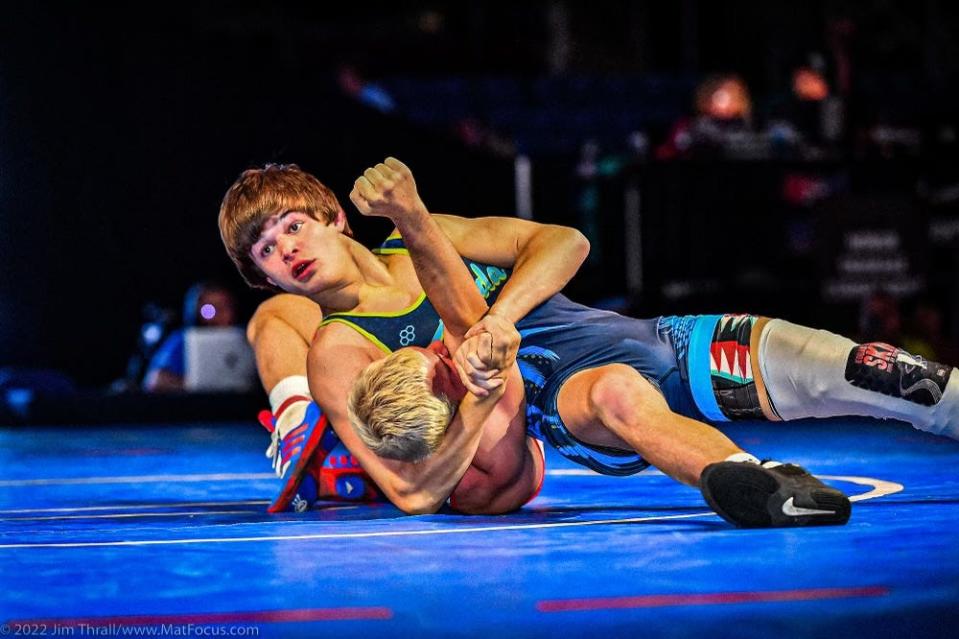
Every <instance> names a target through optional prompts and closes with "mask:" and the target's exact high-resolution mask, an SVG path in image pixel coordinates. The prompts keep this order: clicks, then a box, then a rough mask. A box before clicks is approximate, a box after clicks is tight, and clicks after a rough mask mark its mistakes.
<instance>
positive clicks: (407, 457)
mask: <svg viewBox="0 0 959 639" xmlns="http://www.w3.org/2000/svg"><path fill="white" fill-rule="evenodd" d="M428 369H429V367H428V365H427V363H426V361H425V359H424V358H423V356H422V355H421V354H420V353H418V352H416V351H415V350H413V349H411V348H401V349H399V350H397V351H395V352H394V353H391V354H390V355H389V356H387V357H386V358H385V359H381V360H377V361H375V362H373V363H372V364H370V365H369V366H367V367H366V369H365V370H364V371H363V372H362V373H361V374H360V376H359V377H358V378H357V379H356V381H355V382H353V388H352V390H351V391H350V396H349V400H348V402H347V408H348V411H349V416H350V423H351V424H352V425H353V429H354V430H355V431H356V433H357V434H358V435H359V436H360V439H362V440H363V443H364V444H366V445H367V446H368V447H369V449H370V450H372V451H373V452H374V453H376V454H377V455H379V456H380V457H385V458H387V459H397V460H400V461H408V462H413V461H419V460H421V459H423V458H425V457H427V456H429V455H430V454H431V453H433V452H434V451H435V450H436V449H437V448H439V445H440V442H441V441H442V440H443V435H444V434H445V433H446V428H447V427H448V426H449V423H450V420H452V418H453V412H454V410H453V409H454V406H453V402H451V401H450V400H449V399H447V398H446V397H445V396H442V395H440V396H437V395H434V394H433V391H432V389H431V388H430V386H429V384H428V383H427V381H426V375H427V372H428Z"/></svg>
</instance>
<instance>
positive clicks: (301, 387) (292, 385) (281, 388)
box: [270, 375, 312, 438]
mask: <svg viewBox="0 0 959 639" xmlns="http://www.w3.org/2000/svg"><path fill="white" fill-rule="evenodd" d="M311 401H312V397H311V396H310V384H309V382H308V381H307V379H306V375H290V376H289V377H284V378H283V379H281V380H280V381H279V383H278V384H277V385H276V386H274V387H273V390H271V391H270V411H271V412H272V413H273V416H274V417H275V418H276V430H277V431H278V432H279V433H280V437H281V438H282V437H283V436H285V435H286V434H287V433H288V432H289V431H290V430H292V429H293V428H295V427H296V426H299V425H300V424H301V423H302V422H303V415H304V414H305V413H306V409H307V407H308V406H309V405H310V402H311Z"/></svg>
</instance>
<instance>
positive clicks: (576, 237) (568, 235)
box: [561, 226, 589, 263]
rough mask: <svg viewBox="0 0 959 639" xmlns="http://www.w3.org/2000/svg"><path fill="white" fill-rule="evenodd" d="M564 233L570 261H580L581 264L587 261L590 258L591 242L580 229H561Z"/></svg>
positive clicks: (567, 227) (565, 227)
mask: <svg viewBox="0 0 959 639" xmlns="http://www.w3.org/2000/svg"><path fill="white" fill-rule="evenodd" d="M561 228H562V229H563V231H564V239H565V242H564V243H565V244H566V245H567V246H568V247H569V248H568V251H569V252H568V255H569V256H570V259H574V258H575V259H578V260H579V261H580V263H582V262H584V261H586V258H587V256H589V240H588V239H587V238H586V236H585V235H583V233H582V232H580V231H579V230H578V229H574V228H572V227H569V226H564V227H561Z"/></svg>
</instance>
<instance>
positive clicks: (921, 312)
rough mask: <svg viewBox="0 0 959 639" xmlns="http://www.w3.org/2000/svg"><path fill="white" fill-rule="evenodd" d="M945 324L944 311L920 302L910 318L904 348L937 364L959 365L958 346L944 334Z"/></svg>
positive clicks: (925, 302) (930, 304) (903, 342)
mask: <svg viewBox="0 0 959 639" xmlns="http://www.w3.org/2000/svg"><path fill="white" fill-rule="evenodd" d="M943 323H944V322H943V317H942V310H941V309H940V308H939V307H938V306H937V305H936V304H934V303H931V302H927V301H922V302H919V304H917V305H916V308H915V309H914V310H913V312H912V315H911V316H910V318H909V325H908V331H907V332H906V334H905V335H904V336H903V340H902V346H903V348H905V349H906V350H907V351H909V352H910V353H912V354H913V355H921V356H922V357H925V358H926V359H931V360H932V361H935V362H941V363H944V364H953V365H954V364H957V363H959V354H957V352H956V350H957V349H956V345H955V343H953V341H952V340H950V339H949V338H948V337H947V336H946V335H945V334H944V332H943Z"/></svg>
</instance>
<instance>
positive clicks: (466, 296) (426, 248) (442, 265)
mask: <svg viewBox="0 0 959 639" xmlns="http://www.w3.org/2000/svg"><path fill="white" fill-rule="evenodd" d="M393 222H394V223H395V224H396V228H397V230H398V231H399V232H400V234H401V235H402V236H403V241H404V242H405V243H406V248H407V249H409V252H410V259H411V260H412V261H413V267H414V268H415V269H416V277H417V278H418V279H419V280H420V284H421V285H422V286H423V290H424V291H425V292H426V296H427V297H428V298H429V299H430V302H432V304H433V307H434V308H435V309H436V312H437V313H438V314H439V316H440V318H442V320H443V323H444V324H445V326H446V331H447V335H448V336H449V337H454V338H457V339H458V338H460V337H462V335H463V334H464V333H466V331H467V330H468V329H469V327H470V326H472V325H473V324H474V323H476V322H477V321H479V319H480V318H481V317H482V316H483V315H484V314H485V313H486V312H487V310H488V307H487V305H486V300H484V299H483V296H482V295H480V294H479V291H478V290H477V289H476V286H475V284H474V283H473V280H472V278H471V277H470V274H469V271H467V270H466V267H465V265H464V264H463V260H462V258H461V257H460V255H459V253H458V252H457V251H456V248H455V247H454V246H453V243H452V242H451V241H450V239H449V237H447V236H446V234H445V233H444V232H443V229H442V228H440V226H439V224H437V222H436V220H435V219H434V218H433V216H432V215H430V214H429V212H427V211H426V209H425V208H423V209H422V210H418V211H413V212H410V213H409V214H407V215H403V216H402V217H397V218H395V219H394V220H393Z"/></svg>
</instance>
